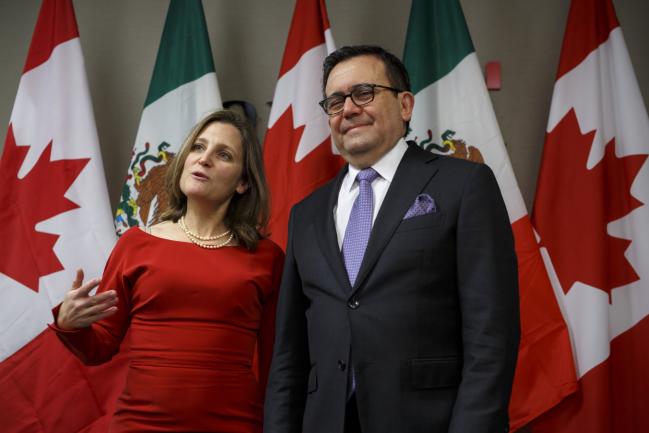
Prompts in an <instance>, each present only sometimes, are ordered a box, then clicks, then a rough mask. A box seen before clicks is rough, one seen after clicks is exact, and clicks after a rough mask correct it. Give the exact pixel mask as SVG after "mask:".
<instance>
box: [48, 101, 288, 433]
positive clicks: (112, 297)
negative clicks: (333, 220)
mask: <svg viewBox="0 0 649 433" xmlns="http://www.w3.org/2000/svg"><path fill="white" fill-rule="evenodd" d="M168 190H169V191H168V192H169V195H170V209H169V210H168V211H167V212H166V213H165V214H163V218H162V219H163V222H161V223H160V224H157V225H154V226H152V227H151V228H150V229H147V230H146V231H143V230H141V229H139V228H132V229H130V230H129V231H128V232H126V233H125V234H124V235H123V236H122V237H121V238H120V239H119V241H118V242H117V244H116V246H115V248H114V250H113V252H112V254H111V256H110V258H109V260H108V263H107V265H106V269H105V271H104V275H103V277H102V281H101V284H99V282H98V281H96V280H95V281H90V282H88V283H86V284H84V285H82V284H81V281H82V279H83V274H82V273H81V272H79V273H78V274H77V279H76V281H75V283H74V284H73V288H72V289H71V290H70V292H69V293H68V294H67V295H66V297H65V299H64V301H63V303H62V305H61V306H60V308H59V309H58V311H57V314H56V321H55V325H52V327H53V328H54V329H55V330H56V331H57V334H58V336H59V337H60V338H61V340H62V341H63V342H64V344H65V345H66V346H67V347H68V348H69V349H70V350H71V351H72V352H74V353H75V354H76V355H77V356H78V357H79V358H80V359H81V360H82V361H83V362H84V363H86V364H99V363H102V362H105V361H107V360H109V359H110V358H111V357H112V356H113V355H115V353H116V352H117V351H118V349H119V345H120V343H121V341H122V339H123V338H124V335H125V334H126V332H127V330H129V331H130V357H131V360H130V364H129V368H128V373H127V379H126V385H125V388H124V391H123V392H122V394H121V396H120V398H119V400H118V402H117V408H116V411H115V414H114V416H113V420H112V422H111V432H134V431H138V432H139V431H147V432H149V431H164V432H170V431H176V432H181V431H182V432H188V431H192V432H233V433H234V432H236V433H244V432H246V433H247V432H261V430H262V427H261V425H262V412H263V408H262V403H263V394H264V389H265V385H266V375H267V372H268V368H269V364H270V358H271V352H272V342H273V334H274V320H275V305H276V299H277V292H278V286H279V281H280V276H281V269H282V265H283V260H284V255H283V253H282V251H281V249H280V248H279V247H278V246H277V245H275V244H274V243H273V242H271V241H270V240H268V239H264V238H263V236H262V235H261V234H260V230H263V228H264V226H265V223H266V221H267V219H268V210H267V203H268V193H267V187H266V184H265V180H264V175H263V170H262V161H261V154H260V150H259V147H258V145H257V143H256V140H255V139H254V135H253V134H252V132H251V131H250V129H249V127H248V126H247V125H246V123H245V122H244V121H243V119H242V118H240V117H239V116H238V115H236V114H235V113H233V112H230V111H218V112H215V113H212V114H210V115H208V116H207V117H205V118H204V119H203V120H201V121H200V122H199V123H198V124H197V125H196V126H195V127H194V129H193V131H192V132H191V133H190V134H189V137H187V140H186V141H185V142H184V144H183V145H182V147H181V149H180V151H179V153H178V155H177V156H176V158H175V159H174V161H173V162H172V163H171V166H170V168H169V173H168ZM98 284H99V289H98V291H97V294H96V295H95V296H89V295H88V292H89V291H90V290H91V289H92V288H93V287H95V286H97V285H98ZM255 357H257V358H258V363H255V362H253V358H255ZM256 364H258V366H259V368H258V371H257V372H255V371H253V370H254V368H253V365H256ZM255 373H257V374H255Z"/></svg>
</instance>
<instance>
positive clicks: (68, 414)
mask: <svg viewBox="0 0 649 433" xmlns="http://www.w3.org/2000/svg"><path fill="white" fill-rule="evenodd" d="M0 203H2V206H0V245H1V246H2V254H0V420H1V421H0V426H1V427H0V429H1V430H2V432H3V433H12V432H48V433H50V432H51V433H54V432H57V433H58V432H60V433H73V432H81V431H84V432H101V431H105V429H106V421H107V420H106V417H104V415H105V414H106V413H112V409H111V407H112V403H113V400H114V398H115V394H116V392H117V391H118V390H120V389H121V388H122V387H123V376H122V374H123V373H122V371H123V369H122V366H123V364H124V362H123V361H122V360H117V362H114V363H112V364H110V365H108V366H106V367H103V368H101V369H97V368H93V369H89V368H86V367H84V366H82V365H81V364H80V362H79V361H78V360H77V359H76V358H75V357H74V356H72V355H71V354H70V353H69V352H68V351H67V350H66V349H65V348H64V347H63V345H62V344H61V343H60V342H59V341H58V339H57V338H56V336H55V335H54V334H53V333H52V332H51V331H50V330H48V329H47V324H48V323H51V322H52V313H51V309H52V307H53V306H55V305H56V304H58V303H59V302H61V300H62V298H63V296H64V294H65V292H66V291H67V290H68V288H69V287H70V284H71V282H72V280H73V278H74V275H75V269H76V268H79V267H80V268H83V269H84V270H85V271H86V275H88V276H98V275H101V272H102V269H103V267H104V263H105V261H106V259H107V257H108V254H109V252H110V250H111V249H112V247H113V244H114V242H115V233H114V229H113V224H112V217H111V211H110V206H109V201H108V194H107V190H106V181H105V177H104V170H103V166H102V161H101V155H100V152H99V145H98V139H97V132H96V129H95V120H94V117H93V112H92V105H91V103H90V96H89V92H88V85H87V82H86V75H85V67H84V62H83V56H82V53H81V45H80V42H79V32H78V30H77V23H76V19H75V16H74V10H73V7H72V2H71V0H44V1H43V3H42V6H41V10H40V14H39V16H38V21H37V23H36V28H35V31H34V35H33V38H32V42H31V45H30V48H29V54H28V55H27V61H26V62H25V68H24V70H23V75H22V77H21V80H20V84H19V87H18V93H17V95H16V100H15V104H14V108H13V111H12V114H11V119H10V123H9V128H8V132H7V136H6V140H5V144H4V150H3V155H2V159H1V160H0Z"/></svg>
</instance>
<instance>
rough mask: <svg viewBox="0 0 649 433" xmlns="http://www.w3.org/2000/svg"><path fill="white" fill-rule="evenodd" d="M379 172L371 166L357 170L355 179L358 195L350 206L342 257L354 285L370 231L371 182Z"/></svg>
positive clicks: (372, 196) (372, 210) (371, 207)
mask: <svg viewBox="0 0 649 433" xmlns="http://www.w3.org/2000/svg"><path fill="white" fill-rule="evenodd" d="M378 176H379V174H378V173H377V172H376V170H374V169H373V168H371V167H370V168H366V169H363V170H361V171H359V172H358V174H357V175H356V180H357V181H358V184H359V192H358V197H356V200H355V201H354V205H353V206H352V212H351V214H350V215H349V222H348V223H347V229H346V230H345V237H344V238H343V258H344V260H345V268H347V276H348V277H349V282H350V283H351V285H352V286H353V285H354V282H356V276H357V275H358V270H359V269H360V267H361V262H362V261H363V256H364V255H365V248H366V247H367V241H368V240H369V238H370V232H371V231H372V213H373V212H374V194H373V193H372V182H373V181H374V179H376V178H377V177H378Z"/></svg>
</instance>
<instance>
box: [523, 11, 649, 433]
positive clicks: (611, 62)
mask: <svg viewBox="0 0 649 433" xmlns="http://www.w3.org/2000/svg"><path fill="white" fill-rule="evenodd" d="M647 154H649V117H648V116H647V110H646V108H645V106H644V103H643V100H642V96H641V94H640V90H639V88H638V84H637V81H636V78H635V74H634V72H633V67H632V65H631V61H630V59H629V55H628V52H627V49H626V46H625V43H624V37H623V36H622V30H621V28H620V25H619V23H618V21H617V18H616V16H615V10H614V8H613V4H612V2H611V0H573V1H572V4H571V6H570V12H569V15H568V24H567V26H566V32H565V36H564V41H563V48H562V50H561V59H560V64H559V71H558V73H557V80H556V83H555V87H554V94H553V97H552V106H551V109H550V116H549V120H548V127H547V134H546V138H545V147H544V150H543V159H542V164H541V171H540V175H539V180H538V185H537V192H536V200H535V206H534V213H533V224H534V227H535V228H536V231H537V233H538V236H539V239H540V244H541V247H542V254H543V257H544V260H545V263H546V266H547V268H548V269H549V272H550V278H551V280H552V283H553V286H554V291H555V294H556V297H557V299H558V301H559V305H560V307H561V309H562V312H563V315H564V317H565V319H566V322H567V324H568V327H569V330H570V336H571V341H572V347H573V355H574V361H575V366H576V370H577V371H576V372H577V377H578V378H579V390H578V391H577V392H576V393H575V394H573V395H571V396H569V397H567V398H566V399H564V400H563V401H562V402H561V403H560V404H559V405H558V406H557V407H556V408H554V409H553V410H551V411H550V412H548V413H547V414H546V415H544V416H542V417H540V418H539V419H537V420H536V421H535V422H534V423H533V424H532V429H533V431H534V432H535V433H543V432H553V433H554V432H559V433H562V432H565V433H568V432H570V433H621V432H625V433H633V432H637V433H640V432H648V431H649V410H648V409H649V373H647V371H648V367H649V205H648V204H649V164H648V163H647Z"/></svg>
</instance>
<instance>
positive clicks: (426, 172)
mask: <svg viewBox="0 0 649 433" xmlns="http://www.w3.org/2000/svg"><path fill="white" fill-rule="evenodd" d="M436 158H438V156H437V155H435V154H433V153H430V152H426V151H424V150H422V149H420V148H419V147H417V146H416V145H409V146H408V150H407V151H406V153H405V154H404V156H403V158H402V159H401V162H400V163H399V168H398V169H397V171H396V173H395V175H394V178H393V179H392V182H391V184H390V188H389V189H388V192H387V194H386V195H385V198H384V199H383V204H382V205H381V209H380V210H379V214H378V215H377V217H376V220H375V222H374V225H373V227H372V232H371V234H370V239H369V241H368V243H367V248H366V250H365V255H364V256H363V262H362V263H361V268H360V270H359V271H358V276H357V277H356V283H355V284H354V287H353V292H355V291H356V290H358V288H359V287H360V285H361V284H363V281H364V280H365V279H366V278H367V276H368V274H369V272H370V270H371V269H372V267H374V264H375V263H376V261H377V260H378V258H379V256H380V255H381V252H382V251H383V249H384V248H385V246H386V245H387V243H388V241H389V240H390V239H391V238H392V235H393V234H394V231H395V230H396V229H397V227H398V226H399V223H400V222H401V220H402V219H403V216H404V215H405V214H406V212H407V211H408V208H409V207H410V206H411V205H412V203H413V201H414V199H415V197H416V196H417V195H418V194H419V193H420V192H421V191H422V190H423V189H424V188H425V187H426V185H427V184H428V182H429V181H430V180H431V179H432V178H433V176H435V173H437V170H436V169H435V170H431V169H430V162H431V161H433V160H435V159H436ZM336 191H337V190H336ZM339 256H340V254H339ZM343 268H344V266H343Z"/></svg>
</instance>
